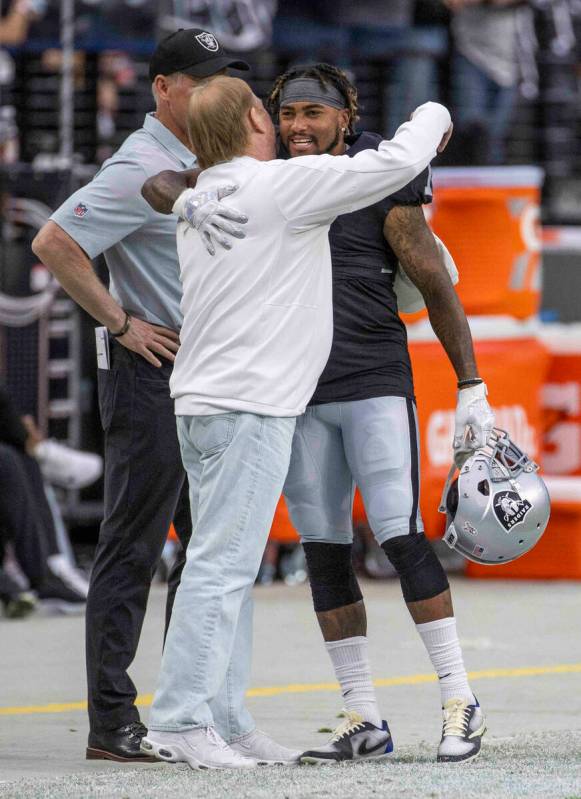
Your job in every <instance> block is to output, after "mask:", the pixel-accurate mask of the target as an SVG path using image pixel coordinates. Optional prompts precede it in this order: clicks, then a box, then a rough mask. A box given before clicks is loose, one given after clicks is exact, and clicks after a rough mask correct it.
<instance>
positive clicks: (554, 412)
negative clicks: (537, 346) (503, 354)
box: [539, 324, 581, 500]
mask: <svg viewBox="0 0 581 799" xmlns="http://www.w3.org/2000/svg"><path fill="white" fill-rule="evenodd" d="M539 336H540V338H541V340H542V341H543V343H544V344H545V346H546V347H547V349H548V350H549V352H550V353H551V365H550V368H549V373H548V375H547V379H546V382H545V385H544V387H543V394H542V404H543V409H544V412H545V436H544V440H543V464H544V466H545V470H546V471H547V472H549V473H550V474H553V475H571V476H572V475H578V476H579V475H581V324H572V325H543V326H542V327H541V329H540V332H539ZM579 499H580V500H581V494H580V497H579Z"/></svg>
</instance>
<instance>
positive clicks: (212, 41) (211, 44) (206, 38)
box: [196, 31, 220, 53]
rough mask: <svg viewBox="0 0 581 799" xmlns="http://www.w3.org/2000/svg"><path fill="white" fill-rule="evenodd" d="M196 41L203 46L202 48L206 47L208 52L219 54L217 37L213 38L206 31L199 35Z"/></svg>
mask: <svg viewBox="0 0 581 799" xmlns="http://www.w3.org/2000/svg"><path fill="white" fill-rule="evenodd" d="M196 40H197V41H198V42H199V43H200V44H201V45H202V47H205V48H206V50H209V51H210V52H211V53H215V52H217V50H218V48H219V47H220V45H219V44H218V42H217V41H216V37H215V36H212V34H211V33H207V32H206V31H204V32H203V33H198V35H197V36H196Z"/></svg>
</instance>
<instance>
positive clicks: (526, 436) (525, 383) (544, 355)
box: [408, 317, 549, 538]
mask: <svg viewBox="0 0 581 799" xmlns="http://www.w3.org/2000/svg"><path fill="white" fill-rule="evenodd" d="M469 321H470V327H471V329H472V335H473V338H474V346H475V350H476V357H477V359H478V365H479V368H480V372H481V375H482V377H483V378H484V379H485V381H486V383H487V385H488V392H489V401H490V403H491V405H492V406H493V408H494V411H495V414H496V425H497V426H498V427H501V428H503V429H505V430H507V431H508V432H509V434H510V435H511V437H512V438H513V439H514V441H515V443H517V444H518V445H519V447H521V448H522V449H523V450H524V451H525V452H526V453H527V454H528V455H529V456H530V457H531V458H534V459H538V458H539V453H540V442H541V437H542V418H543V417H542V408H541V402H540V396H541V390H542V386H543V384H544V382H545V377H546V374H547V370H548V368H549V354H548V352H547V350H546V349H545V347H544V345H543V344H542V343H540V342H539V341H538V340H537V338H536V329H537V327H538V326H537V325H536V323H532V322H531V323H526V324H523V323H519V322H516V321H515V320H513V319H510V318H508V317H491V318H486V317H472V318H470V320H469ZM408 337H409V343H410V354H411V359H412V366H413V370H414V381H415V387H416V397H417V402H418V417H419V428H420V444H421V459H420V464H421V488H420V491H421V493H420V507H421V511H422V516H423V519H424V523H425V527H426V535H428V536H429V537H431V538H438V537H441V536H442V535H443V533H444V524H445V516H444V515H443V514H441V513H438V505H439V502H440V496H441V492H442V488H443V485H444V482H445V479H446V476H447V474H448V470H449V468H450V464H451V461H452V439H453V434H454V411H455V408H456V377H455V375H454V371H453V369H452V367H451V366H450V363H449V361H448V359H447V357H446V354H445V352H444V350H443V348H442V346H441V344H440V343H439V342H438V341H437V339H436V337H435V335H434V333H433V331H432V329H431V327H430V326H429V323H428V322H427V321H426V322H419V323H418V324H416V325H413V326H411V327H410V328H408Z"/></svg>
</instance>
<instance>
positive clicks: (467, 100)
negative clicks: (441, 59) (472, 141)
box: [452, 53, 518, 164]
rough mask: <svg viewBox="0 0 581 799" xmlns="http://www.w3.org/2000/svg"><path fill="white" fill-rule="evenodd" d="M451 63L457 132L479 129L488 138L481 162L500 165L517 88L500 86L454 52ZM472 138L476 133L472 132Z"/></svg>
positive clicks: (515, 86) (502, 160) (516, 96)
mask: <svg viewBox="0 0 581 799" xmlns="http://www.w3.org/2000/svg"><path fill="white" fill-rule="evenodd" d="M452 64H453V69H452V95H453V100H454V114H455V117H456V120H457V122H458V130H459V131H460V132H463V131H470V130H471V129H472V130H476V127H480V128H481V129H482V132H483V133H484V134H485V135H486V136H487V141H485V142H484V150H485V153H484V161H485V162H486V163H488V164H502V163H503V162H504V160H505V139H506V134H507V132H508V128H509V125H510V120H511V117H512V113H513V110H514V107H515V104H516V101H517V98H518V87H517V85H516V84H515V85H514V86H500V85H499V84H498V83H496V81H493V80H492V78H490V77H488V75H487V74H486V73H485V72H483V70H481V69H480V68H479V67H477V66H476V65H475V64H473V63H472V62H471V61H469V60H468V59H467V58H465V57H464V56H463V55H461V54H460V53H456V55H455V56H454V60H453V62H452ZM474 135H479V134H478V133H476V132H475V133H474ZM480 135H482V134H480Z"/></svg>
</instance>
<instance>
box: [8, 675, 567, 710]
mask: <svg viewBox="0 0 581 799" xmlns="http://www.w3.org/2000/svg"><path fill="white" fill-rule="evenodd" d="M553 674H581V663H563V664H561V665H557V666H525V667H522V668H518V669H483V670H482V671H470V672H468V678H469V679H470V680H499V679H502V678H504V677H511V678H519V677H545V676H549V675H553ZM436 681H437V677H436V675H435V674H410V675H408V676H406V677H387V678H385V679H380V680H374V681H373V684H374V685H375V687H376V688H389V687H393V686H396V685H421V684H422V683H427V682H436ZM338 689H339V685H338V684H337V683H336V682H314V683H290V684H289V685H272V686H267V687H264V688H251V689H250V690H249V691H248V692H247V694H246V695H247V696H251V697H260V696H283V695H284V694H313V693H325V692H329V691H337V690H338ZM152 700H153V694H142V695H140V696H138V697H137V701H136V703H135V704H136V705H140V706H143V707H145V706H148V705H151V702H152ZM86 709H87V703H86V702H62V703H59V702H51V703H50V704H48V705H24V706H22V707H0V716H27V715H35V714H39V713H67V712H69V711H72V710H86Z"/></svg>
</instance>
